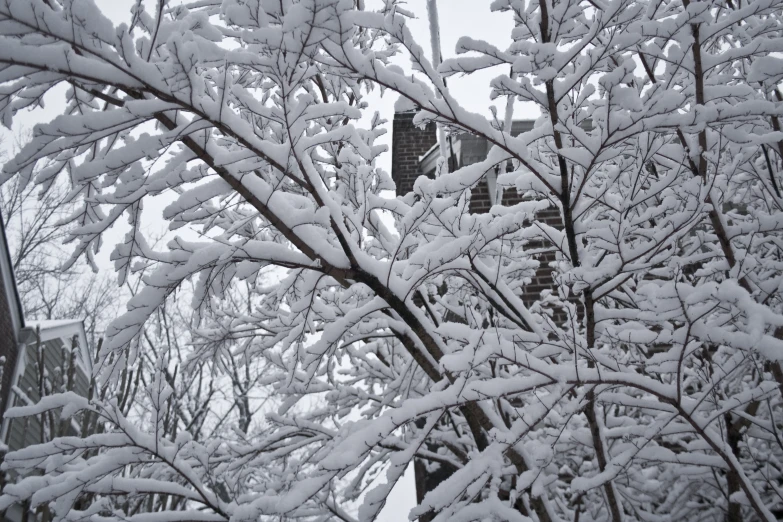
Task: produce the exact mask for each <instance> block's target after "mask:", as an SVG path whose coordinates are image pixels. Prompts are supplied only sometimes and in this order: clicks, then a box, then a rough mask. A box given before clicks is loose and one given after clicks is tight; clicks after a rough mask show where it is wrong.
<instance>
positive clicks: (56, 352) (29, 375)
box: [5, 338, 90, 451]
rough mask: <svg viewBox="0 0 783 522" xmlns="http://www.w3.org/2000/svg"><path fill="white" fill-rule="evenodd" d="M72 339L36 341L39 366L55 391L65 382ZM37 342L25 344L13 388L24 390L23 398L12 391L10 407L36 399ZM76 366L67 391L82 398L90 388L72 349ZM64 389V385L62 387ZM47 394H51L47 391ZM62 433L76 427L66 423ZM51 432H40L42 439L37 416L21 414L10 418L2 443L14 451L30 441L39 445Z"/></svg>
mask: <svg viewBox="0 0 783 522" xmlns="http://www.w3.org/2000/svg"><path fill="white" fill-rule="evenodd" d="M72 343H73V340H71V339H61V338H54V339H49V340H47V341H43V342H41V343H40V351H41V355H42V356H43V357H42V359H43V361H42V362H43V369H44V374H45V377H44V379H45V380H46V381H48V382H49V383H50V384H49V386H51V387H53V388H55V390H59V389H61V388H62V387H63V384H67V381H68V375H67V368H68V366H69V365H70V361H69V359H70V358H71V349H72V347H73V344H72ZM38 349H39V343H38V342H37V341H36V340H35V338H33V339H31V340H30V342H29V343H28V344H27V346H26V347H25V360H24V370H23V371H22V373H21V375H20V376H19V381H18V382H17V383H16V386H17V388H19V390H21V392H22V393H24V395H25V396H24V397H20V396H18V395H16V394H14V401H13V402H14V406H25V405H27V404H34V403H36V402H38V401H39V400H40V398H41V397H40V391H39V383H40V371H41V367H40V364H39V359H40V358H41V357H39V355H38V353H37V352H38ZM75 358H76V359H75V362H76V367H75V368H74V372H73V386H72V387H71V388H70V391H73V392H75V393H77V394H79V395H81V396H82V397H87V396H88V393H89V389H90V380H89V378H88V377H87V374H86V372H85V371H84V370H83V369H82V368H81V367H80V365H79V361H78V358H79V349H78V347H77V348H76V354H75ZM62 368H66V370H65V375H61V374H62V371H63V370H62ZM65 387H66V388H67V386H65ZM49 393H52V392H51V391H50V392H49ZM55 418H57V419H58V420H59V414H57V415H55ZM65 434H66V435H75V434H76V430H75V429H74V428H73V427H72V426H71V425H70V423H69V425H67V426H66V433H65ZM50 437H51V434H48V433H47V434H44V439H42V438H41V422H40V418H39V417H38V416H35V417H23V418H16V419H10V423H9V427H8V434H7V435H6V441H5V442H6V444H8V448H9V451H15V450H18V449H22V448H25V447H27V446H31V445H33V444H39V443H41V442H44V441H45V440H49V438H50Z"/></svg>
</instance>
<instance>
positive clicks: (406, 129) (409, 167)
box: [391, 110, 438, 196]
mask: <svg viewBox="0 0 783 522" xmlns="http://www.w3.org/2000/svg"><path fill="white" fill-rule="evenodd" d="M414 116H416V111H415V110H405V111H400V112H396V111H395V113H394V123H393V124H392V168H391V176H392V179H393V180H394V183H396V185H397V195H398V196H401V195H404V194H407V193H408V192H410V191H411V190H413V183H414V182H415V181H416V178H418V177H419V176H421V175H422V174H423V172H421V169H420V168H419V157H421V156H423V155H424V154H425V153H426V152H427V151H429V150H430V149H431V148H432V146H433V145H435V144H436V143H437V142H438V131H437V129H436V127H435V124H434V123H430V124H428V125H427V126H425V127H424V128H421V129H420V128H419V127H417V126H415V125H414V124H413V117H414Z"/></svg>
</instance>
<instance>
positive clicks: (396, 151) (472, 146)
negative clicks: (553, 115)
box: [392, 112, 564, 320]
mask: <svg viewBox="0 0 783 522" xmlns="http://www.w3.org/2000/svg"><path fill="white" fill-rule="evenodd" d="M414 115H415V112H403V113H397V114H395V115H394V125H393V135H392V179H393V180H394V182H395V183H396V184H397V195H403V194H407V193H408V192H410V191H411V190H413V183H414V182H415V181H416V178H417V177H418V176H420V175H422V174H423V173H422V172H421V170H420V168H419V157H421V156H423V155H424V154H425V153H426V152H428V151H429V150H430V149H431V148H432V147H433V145H435V143H437V130H436V128H435V125H429V126H427V127H426V128H424V129H418V128H416V127H415V126H414V125H413V123H412V121H413V117H414ZM533 124H534V122H533V121H515V122H513V124H512V127H511V134H512V135H514V136H516V135H518V134H520V133H522V132H526V131H529V130H531V129H532V128H533ZM452 139H453V140H455V141H457V140H458V141H459V142H460V143H459V145H460V147H459V151H460V153H459V158H457V163H458V166H460V167H463V166H466V165H471V164H473V163H477V162H479V161H483V160H484V159H485V158H486V157H487V154H488V153H489V144H488V142H487V140H485V139H484V138H480V137H478V136H472V135H470V134H461V135H459V136H454V137H453V138H452ZM522 200H523V198H522V196H521V195H520V194H518V193H517V192H516V190H508V189H507V190H505V191H504V193H503V197H502V200H501V204H503V205H506V206H509V205H515V204H517V203H520V202H521V201H522ZM491 201H492V200H491V199H490V193H489V184H488V183H487V178H486V176H485V177H484V178H483V179H482V180H481V181H480V182H479V183H478V184H477V185H476V186H475V187H473V189H472V190H471V195H470V212H471V213H475V214H483V213H485V212H489V209H490V208H491V206H492V202H491ZM536 219H537V220H538V221H541V222H544V223H546V224H547V225H549V226H551V227H553V228H556V229H560V230H562V228H563V222H562V219H561V217H560V210H559V209H558V208H556V207H552V208H549V209H547V210H544V211H541V212H539V213H538V214H536ZM529 246H530V248H540V247H541V245H532V244H531V245H529ZM555 258H556V254H555V252H554V251H552V252H547V253H544V254H541V255H539V256H537V260H538V262H539V268H538V270H537V271H536V274H535V276H534V277H533V280H532V281H531V282H530V284H528V285H527V286H526V287H525V291H524V293H523V294H522V301H523V302H524V303H525V304H526V305H530V304H532V302H533V301H535V300H536V299H538V297H539V296H540V294H541V292H542V291H543V290H550V289H552V288H553V286H554V281H553V279H552V268H551V267H550V266H549V263H551V262H553V261H554V260H555ZM557 318H558V319H561V320H562V319H564V316H561V315H558V316H557Z"/></svg>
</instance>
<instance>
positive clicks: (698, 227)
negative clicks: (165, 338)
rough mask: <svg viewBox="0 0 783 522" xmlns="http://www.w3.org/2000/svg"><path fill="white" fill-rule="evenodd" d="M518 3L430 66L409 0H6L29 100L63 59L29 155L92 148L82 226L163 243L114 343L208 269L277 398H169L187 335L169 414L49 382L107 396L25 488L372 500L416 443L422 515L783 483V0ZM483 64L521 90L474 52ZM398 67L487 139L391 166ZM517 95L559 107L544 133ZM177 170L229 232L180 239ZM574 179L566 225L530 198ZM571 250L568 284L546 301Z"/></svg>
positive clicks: (689, 504) (427, 118)
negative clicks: (391, 105) (481, 34)
mask: <svg viewBox="0 0 783 522" xmlns="http://www.w3.org/2000/svg"><path fill="white" fill-rule="evenodd" d="M491 8H492V9H494V10H497V11H502V12H505V13H506V14H507V16H509V17H513V20H514V22H515V27H514V29H513V31H512V32H511V34H510V35H509V39H508V45H507V47H506V48H505V49H500V48H496V47H493V46H491V45H490V44H488V43H486V42H482V41H477V40H475V39H472V38H470V35H467V36H465V37H463V38H462V39H460V41H459V44H458V46H457V49H456V51H457V53H458V56H457V58H454V59H447V60H444V61H443V62H442V63H440V65H438V66H437V67H436V66H434V65H433V64H432V62H431V61H430V60H428V59H427V57H426V55H425V53H424V51H423V50H422V47H421V46H420V45H419V44H418V43H417V42H415V41H414V39H413V37H412V35H411V32H410V30H409V29H408V27H407V25H406V24H407V17H408V16H409V13H407V12H406V11H405V10H404V9H402V8H401V7H400V6H398V5H397V4H396V2H394V1H393V0H388V1H386V2H378V3H377V5H375V4H373V5H372V6H371V5H370V4H369V3H367V5H365V2H363V1H356V2H354V1H350V0H300V1H293V0H279V1H278V0H274V1H273V0H204V1H198V2H194V3H192V4H190V5H186V6H174V5H169V4H167V3H166V2H165V1H162V0H161V1H160V2H158V3H157V4H156V5H155V6H154V9H152V10H151V11H147V10H145V6H144V4H143V3H142V2H141V1H139V2H137V3H136V5H135V6H134V8H133V10H132V13H131V16H130V17H129V20H128V23H126V24H123V25H120V26H114V25H113V24H112V23H111V22H110V21H109V20H108V19H107V18H105V17H104V16H103V15H102V14H101V11H100V9H99V7H98V6H97V5H96V4H95V3H93V2H92V1H90V0H62V1H58V0H0V32H2V37H1V38H2V40H1V41H0V64H2V69H0V70H1V71H2V72H1V73H0V74H1V75H2V84H0V90H1V92H2V94H1V95H0V110H2V117H3V121H4V123H5V124H6V125H9V126H10V125H11V124H12V122H13V119H14V117H15V115H16V113H17V112H18V111H20V110H22V109H25V108H29V107H35V106H36V105H37V104H39V103H40V102H41V100H42V97H43V96H44V95H45V94H46V93H47V92H49V91H50V90H52V89H54V88H56V87H59V86H61V85H67V89H68V91H67V105H66V108H65V111H64V114H63V115H62V116H60V117H57V118H55V119H54V120H52V121H51V122H49V123H46V124H42V125H38V126H37V127H36V129H35V133H34V137H33V139H32V140H31V142H30V143H29V144H28V145H27V146H26V147H25V148H24V149H23V150H22V151H21V152H20V153H19V154H18V155H17V156H16V157H15V158H14V159H13V160H12V161H11V162H9V163H8V164H7V165H6V166H5V177H6V178H11V177H14V176H15V177H16V179H18V180H21V183H22V184H23V186H24V185H26V184H27V183H31V182H32V183H36V184H38V185H41V186H42V187H43V188H44V189H46V188H47V187H49V186H52V185H53V183H54V182H55V180H57V179H66V180H67V181H68V183H69V186H70V190H71V194H72V195H73V196H74V197H77V196H78V197H79V198H80V201H81V202H82V207H81V208H80V210H79V212H78V213H76V214H74V215H73V216H71V219H70V224H71V226H70V228H68V233H69V234H70V237H71V238H72V239H73V240H74V241H75V242H76V243H77V245H78V246H77V248H76V249H75V250H74V253H73V257H72V259H73V260H76V259H77V258H78V257H79V256H88V257H89V256H92V255H93V254H94V252H95V251H96V250H97V249H98V248H99V247H100V246H101V241H102V239H103V233H104V232H105V231H106V230H107V229H108V228H109V227H110V226H111V225H112V224H113V223H115V222H116V221H117V220H119V219H123V218H124V219H127V220H128V222H129V223H130V232H129V233H128V234H127V235H126V237H125V239H124V241H123V242H121V243H120V244H118V245H116V247H115V249H114V251H113V254H112V258H113V260H114V262H115V267H116V270H117V275H118V278H119V281H120V283H123V284H124V282H125V281H127V279H128V277H129V275H132V273H134V272H135V271H138V270H145V271H149V273H148V275H145V277H144V288H143V289H141V290H140V291H139V292H138V293H137V294H136V295H135V296H134V297H133V298H132V299H131V300H130V301H129V302H128V305H127V313H126V314H124V315H123V316H121V317H120V318H118V319H117V320H116V321H114V322H113V324H112V327H111V329H110V332H109V334H110V335H109V338H108V340H107V341H106V342H105V343H104V344H103V347H102V350H101V353H100V362H101V364H100V367H101V368H102V370H101V373H100V374H99V375H96V379H98V380H100V381H101V382H104V383H109V384H112V383H113V384H114V385H116V383H118V382H120V381H121V380H122V372H123V371H124V369H125V368H128V367H133V366H134V365H135V364H138V361H139V360H141V359H143V358H144V357H145V353H144V349H143V344H142V342H143V336H144V332H145V325H146V324H147V323H148V321H150V320H151V319H150V318H151V317H154V316H155V314H156V313H157V312H158V310H159V309H160V308H161V307H162V306H164V304H165V303H166V301H167V299H168V298H170V297H171V296H173V295H175V292H177V291H178V288H180V287H181V286H182V285H183V284H184V283H185V282H186V281H193V282H194V287H195V289H194V291H193V292H192V307H193V309H194V310H195V311H196V312H197V313H198V318H197V319H198V320H199V321H200V323H199V324H200V329H199V332H200V333H201V335H202V339H203V342H195V341H194V342H193V344H192V353H190V354H189V356H188V357H189V360H200V361H216V362H215V364H214V368H215V371H216V372H219V373H220V375H216V376H215V378H216V379H225V378H228V379H231V378H232V372H233V374H234V375H236V376H237V381H238V384H237V386H236V389H237V394H236V397H239V398H241V397H243V396H244V397H246V396H249V392H250V389H256V388H257V389H261V388H262V387H263V386H272V387H273V391H274V396H275V398H276V401H278V404H279V405H280V406H279V407H278V408H277V410H276V411H275V412H274V413H270V414H268V415H267V418H266V424H265V426H264V429H263V430H252V429H245V430H244V431H243V430H242V429H241V428H242V426H243V425H242V423H241V417H242V415H239V416H238V417H237V420H236V422H235V427H236V428H237V429H236V430H234V431H233V432H232V433H231V434H220V433H217V434H215V433H213V434H205V438H200V437H198V438H197V437H194V436H192V435H191V434H190V433H187V432H177V433H174V432H172V431H171V430H167V429H166V428H165V426H166V420H165V411H166V409H167V408H168V406H167V405H168V404H169V402H170V399H171V397H172V396H173V394H175V393H176V392H175V387H173V386H172V385H171V383H170V382H169V381H170V380H171V379H167V371H170V368H169V367H168V366H167V359H166V358H165V357H160V358H159V359H160V361H161V362H160V363H159V364H158V365H157V366H156V367H155V371H154V372H152V373H153V375H151V376H150V381H149V382H150V384H149V386H148V387H147V389H146V392H147V393H148V394H149V404H151V405H152V406H151V408H150V410H149V412H150V413H149V417H148V419H149V420H150V421H151V422H148V423H145V424H142V425H139V424H135V423H134V419H133V418H132V416H131V417H129V415H128V412H125V411H123V410H122V408H121V407H120V405H119V404H118V402H117V401H116V400H115V398H113V397H111V396H108V397H105V398H104V399H98V398H92V399H90V400H87V399H82V398H79V397H76V396H73V395H72V394H67V393H64V394H60V395H52V396H49V397H47V398H46V399H45V400H43V401H41V402H40V403H39V404H38V405H36V406H30V407H25V408H19V409H16V410H14V411H12V412H11V414H12V415H16V416H19V415H27V414H33V415H39V414H41V413H42V412H45V411H50V410H58V409H62V411H61V414H62V415H64V416H69V415H75V414H77V412H81V414H82V415H84V414H86V413H89V414H90V415H93V414H94V415H97V416H99V417H100V418H101V419H102V422H103V425H104V426H105V428H104V429H103V430H102V431H101V432H100V433H96V434H94V435H87V436H85V437H81V438H80V437H61V438H58V439H55V440H53V441H51V442H50V443H46V444H42V445H39V446H35V447H30V448H26V449H24V450H21V451H18V452H15V453H12V454H9V456H8V459H7V463H6V465H7V466H10V467H12V468H13V469H16V470H19V471H21V472H26V473H27V475H26V476H25V478H23V479H21V480H20V481H19V482H18V483H17V484H14V485H9V486H7V487H6V488H5V490H4V496H3V497H2V500H0V507H2V506H4V505H8V504H9V503H11V502H18V501H28V500H29V501H30V502H31V505H33V506H36V505H43V504H46V505H48V506H49V509H50V510H51V512H52V513H54V514H55V515H56V517H57V519H58V520H101V521H105V520H117V521H119V520H131V521H136V520H139V521H140V520H150V518H149V515H144V514H141V513H136V512H129V511H128V510H127V508H126V507H125V505H124V504H123V503H118V502H115V501H114V500H113V499H114V498H116V497H117V496H127V495H133V496H134V498H138V497H139V496H147V497H148V498H149V499H151V500H150V502H153V503H154V502H158V505H159V506H162V507H161V508H160V509H159V510H157V512H156V513H155V517H156V518H155V520H171V521H176V520H210V521H212V520H215V521H217V520H226V521H228V520H231V521H234V522H238V521H250V520H264V519H270V520H271V519H282V518H286V519H303V520H356V519H358V520H372V519H374V518H375V517H376V516H377V513H378V512H379V511H380V509H381V507H382V506H383V504H384V500H385V498H386V497H387V495H388V493H389V491H390V490H391V488H392V487H393V485H394V484H395V483H396V482H397V481H398V480H399V479H400V477H401V476H402V473H403V471H404V470H405V468H406V467H407V465H408V463H409V462H411V461H412V459H414V458H418V459H422V460H424V461H428V462H430V463H431V464H432V465H433V466H435V465H441V466H447V467H449V469H453V470H454V472H453V473H451V475H450V476H449V477H448V479H446V480H445V481H444V482H443V483H441V484H440V485H439V486H438V487H437V488H435V489H433V490H432V491H430V492H428V493H427V495H426V496H425V497H424V499H423V501H422V502H421V503H420V505H419V506H417V507H416V508H415V509H414V510H413V512H412V513H411V515H410V516H411V517H414V518H415V517H419V516H425V515H426V516H428V517H433V519H434V520H438V521H445V520H464V521H467V520H510V521H526V520H538V521H540V522H549V521H558V520H585V519H589V520H611V521H613V522H617V521H620V520H719V519H725V520H730V521H739V520H767V521H771V520H775V519H776V517H777V516H780V515H781V514H783V489H782V488H783V482H782V481H783V476H782V473H783V468H782V466H783V462H782V461H781V459H783V440H782V439H781V434H780V431H781V429H783V414H782V413H781V407H783V405H782V404H781V399H783V397H782V396H781V392H782V391H783V369H782V368H781V366H780V360H781V359H783V315H781V307H782V306H783V303H781V295H780V290H779V288H780V287H781V283H783V277H782V276H783V264H781V255H780V254H781V240H782V239H783V238H782V237H781V228H783V212H782V210H783V197H781V194H780V183H781V179H780V175H781V171H782V170H783V133H781V130H780V117H782V116H783V114H782V113H783V97H782V96H781V91H780V88H779V87H778V84H779V83H780V81H781V80H783V60H781V58H780V57H779V56H780V55H779V53H780V52H781V51H783V19H781V12H783V2H780V1H779V0H746V1H745V2H735V1H734V0H716V1H714V2H695V1H690V0H661V1H660V2H650V1H646V0H614V1H603V0H552V1H544V2H538V1H530V2H524V1H521V0H495V1H494V2H493V3H492V5H491ZM395 54H402V55H405V56H406V57H408V58H409V59H410V64H411V69H412V71H413V74H411V71H410V70H409V71H406V70H403V69H402V68H400V67H398V66H395V65H393V64H392V63H391V62H390V59H391V57H392V56H394V55H395ZM463 55H464V56H463ZM486 68H495V69H496V70H497V77H496V78H495V79H494V80H493V81H492V83H491V85H490V86H489V87H488V89H487V100H488V102H489V100H490V98H496V97H506V99H507V100H508V111H507V113H506V115H505V117H504V118H503V119H500V118H498V117H491V118H485V117H483V116H481V115H478V114H473V113H470V112H468V111H467V110H465V109H464V108H462V107H460V105H459V103H458V102H457V101H456V100H455V98H454V97H453V96H452V95H451V94H450V91H449V89H448V87H447V85H446V82H445V79H446V78H447V77H449V76H451V75H454V74H470V73H472V72H475V71H478V70H482V69H486ZM372 89H383V90H384V91H391V92H394V93H396V94H397V95H399V96H400V97H401V98H402V99H403V100H405V103H407V104H409V105H410V106H413V107H417V108H418V109H419V113H418V116H417V120H416V121H417V122H418V123H420V124H422V125H423V124H426V123H428V122H435V123H437V124H438V126H439V127H440V128H441V129H443V132H442V138H443V136H445V135H446V134H448V133H452V134H453V133H459V132H467V133H471V134H474V135H478V136H481V137H483V138H485V139H487V140H488V141H489V142H490V143H491V145H492V148H491V151H490V153H489V155H488V157H487V158H486V159H485V160H484V161H481V162H479V163H476V164H473V165H470V166H467V167H463V168H460V169H456V170H452V171H449V169H448V168H446V162H444V161H441V163H440V168H439V170H438V172H437V175H436V177H435V178H434V179H427V178H420V179H419V180H418V181H417V183H416V185H415V188H414V190H413V192H412V193H410V194H407V195H404V196H400V197H397V198H396V199H395V198H391V197H388V193H389V192H388V191H389V190H391V189H393V183H392V181H391V179H390V177H389V175H388V174H387V173H386V172H384V171H383V170H382V169H380V168H379V167H378V165H377V162H378V158H379V156H380V155H381V154H382V153H383V152H384V147H383V146H381V145H378V144H377V143H376V142H377V140H378V138H379V137H380V136H381V135H382V134H383V133H384V132H385V127H384V124H385V122H384V121H383V120H382V119H381V118H380V116H379V115H377V114H376V115H375V116H374V117H372V113H373V111H372V107H370V106H369V104H368V102H367V99H366V98H367V93H368V92H369V91H371V90H372ZM514 100H518V101H525V102H532V103H533V104H535V105H537V106H538V107H539V108H540V111H541V114H542V116H541V117H540V118H539V119H538V121H537V122H536V125H535V127H534V128H533V129H532V130H531V131H529V132H525V133H523V134H521V135H519V136H512V135H511V134H510V132H509V130H510V129H509V125H508V124H507V122H510V120H511V119H512V118H513V107H514V105H513V102H514ZM365 115H366V116H368V118H367V119H366V121H369V123H368V124H367V125H362V124H360V122H359V120H360V119H362V117H363V116H365ZM44 161H48V163H47V164H46V167H45V168H43V169H41V170H40V171H39V172H38V173H37V174H35V175H33V173H34V172H35V169H36V165H38V164H40V163H41V162H44ZM509 164H510V165H511V169H510V171H509V172H505V173H503V174H501V175H500V176H499V177H498V180H497V182H498V184H500V185H502V186H504V187H506V190H507V191H508V190H516V191H517V192H518V193H519V194H522V195H523V196H524V198H523V200H522V202H520V203H518V204H515V205H512V206H495V207H493V208H492V210H491V211H490V212H489V213H488V214H482V215H473V214H470V213H469V212H468V210H467V209H468V202H469V199H470V194H471V188H472V187H474V186H475V185H476V184H477V183H478V182H479V181H480V180H481V179H482V178H483V177H484V176H486V174H487V172H490V171H494V169H495V168H496V167H497V166H506V165H509ZM502 170H504V171H505V170H506V169H505V168H504V169H502ZM164 193H175V194H176V200H175V201H174V202H173V203H171V204H170V205H169V206H168V208H167V209H166V211H165V213H164V217H165V218H166V219H168V220H169V222H170V227H171V228H172V229H174V230H176V229H179V228H183V229H184V230H188V231H196V232H198V234H200V236H199V238H200V239H198V240H192V239H186V234H182V235H181V236H179V237H178V238H176V239H173V240H172V241H170V242H169V243H168V244H167V245H166V248H155V247H152V246H150V243H149V242H148V241H147V240H146V238H145V237H144V233H143V229H142V227H141V226H140V222H141V216H142V214H143V207H144V202H145V200H147V201H148V200H149V199H151V198H154V197H156V196H158V195H160V194H164ZM552 207H553V208H556V209H557V210H559V212H560V215H561V218H562V226H560V227H551V226H547V225H546V224H544V223H543V222H541V221H539V220H536V214H537V213H538V212H540V211H542V210H545V209H547V208H552ZM63 226H66V224H64V225H63ZM188 237H189V236H188ZM542 252H553V253H555V254H556V260H555V261H554V262H553V263H551V264H550V265H549V267H548V268H550V269H551V271H552V273H553V279H554V284H553V288H552V290H551V291H546V292H543V293H542V294H541V295H540V296H536V297H537V299H536V300H535V302H533V303H532V305H530V306H526V305H525V304H524V302H523V300H522V296H523V294H524V292H525V287H526V285H527V284H528V283H529V281H530V279H531V277H533V275H534V274H535V271H536V269H537V267H538V264H539V261H538V259H539V255H540V254H541V253H542ZM281 270H284V271H285V273H284V275H283V276H282V277H278V276H277V274H279V273H280V271H281ZM238 290H242V292H244V293H241V294H240V293H237V292H238ZM232 295H234V296H236V295H242V296H243V297H242V303H243V306H241V307H240V306H234V305H232V304H227V303H228V302H229V301H231V299H232V298H231V297H230V296H232ZM237 302H239V301H237ZM152 320H154V319H152ZM217 361H220V362H217ZM232 365H235V367H236V368H237V369H236V370H233V369H232ZM262 369H263V371H264V372H265V374H264V376H263V378H258V379H257V378H255V375H256V372H261V370H262ZM240 370H241V372H240ZM172 377H173V376H172ZM240 402H241V401H240ZM245 426H246V427H247V428H249V425H245ZM430 448H437V451H431V450H430ZM33 471H36V472H35V473H33ZM84 498H89V499H90V501H89V502H84V501H83V500H84ZM161 498H166V499H177V500H176V501H174V500H172V501H167V502H161V501H160V499H161ZM355 506H358V507H355Z"/></svg>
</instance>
